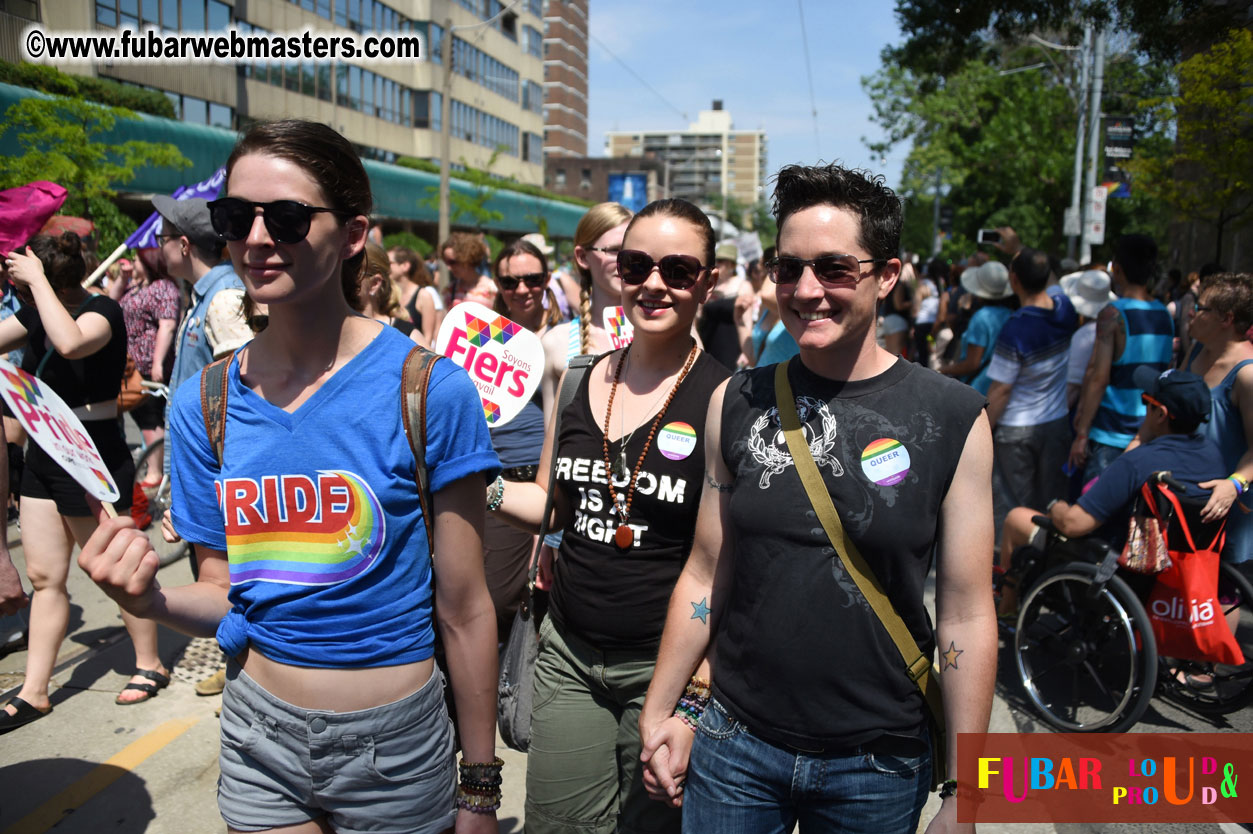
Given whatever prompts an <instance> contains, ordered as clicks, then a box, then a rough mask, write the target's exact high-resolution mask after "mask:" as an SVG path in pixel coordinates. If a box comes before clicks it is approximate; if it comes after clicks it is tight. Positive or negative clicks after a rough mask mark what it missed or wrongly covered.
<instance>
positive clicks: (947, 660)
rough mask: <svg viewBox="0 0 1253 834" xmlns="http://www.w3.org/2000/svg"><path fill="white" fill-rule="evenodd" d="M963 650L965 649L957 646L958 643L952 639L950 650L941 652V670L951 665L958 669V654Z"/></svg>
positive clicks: (949, 645)
mask: <svg viewBox="0 0 1253 834" xmlns="http://www.w3.org/2000/svg"><path fill="white" fill-rule="evenodd" d="M963 651H965V650H964V649H959V648H957V644H956V643H954V642H953V641H951V640H950V641H949V644H948V651H945V652H941V654H940V671H941V672H943V671H944V670H945V669H947V668H948V667H950V666H952V667H953V668H954V669H956V668H957V656H958V655H959V654H961V653H962V652H963Z"/></svg>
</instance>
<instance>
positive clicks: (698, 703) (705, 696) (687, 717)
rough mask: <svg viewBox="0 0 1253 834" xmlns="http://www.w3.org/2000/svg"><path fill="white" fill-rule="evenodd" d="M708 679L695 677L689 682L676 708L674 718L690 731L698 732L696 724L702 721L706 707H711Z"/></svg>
mask: <svg viewBox="0 0 1253 834" xmlns="http://www.w3.org/2000/svg"><path fill="white" fill-rule="evenodd" d="M709 687H710V683H709V679H708V678H697V677H693V678H692V679H691V680H690V681H688V682H687V688H686V689H684V690H683V697H682V698H680V699H679V703H678V704H676V705H675V707H674V717H675V718H678V719H679V720H680V721H682V722H683V723H684V724H686V725H687V727H688V729H690V730H692V731H693V732H695V731H696V722H697V721H700V717H701V715H703V714H704V712H705V707H707V706H708V705H709V699H710V697H711V696H712V694H713V693H712V692H711V690H710V688H709Z"/></svg>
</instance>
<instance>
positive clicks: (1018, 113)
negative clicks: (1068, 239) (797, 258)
mask: <svg viewBox="0 0 1253 834" xmlns="http://www.w3.org/2000/svg"><path fill="white" fill-rule="evenodd" d="M930 81H932V82H933V83H930V84H923V83H921V80H920V79H919V77H918V76H917V75H916V74H915V73H913V72H911V71H910V70H908V69H905V68H903V67H901V66H899V65H888V66H885V67H884V69H882V70H880V71H879V72H878V73H876V74H875V75H874V76H871V77H870V78H867V79H863V85H864V86H865V88H866V90H867V92H868V93H869V95H870V97H871V101H872V103H873V106H874V109H875V120H876V121H877V122H878V123H879V125H880V126H881V127H882V128H883V130H884V131H885V133H886V134H887V136H888V139H887V140H886V141H885V142H883V143H876V144H871V149H872V151H874V152H876V153H883V152H885V151H886V150H887V149H888V148H889V147H891V146H892V145H895V144H897V143H901V142H910V143H911V148H910V152H909V155H908V157H907V158H906V161H905V168H904V171H903V176H902V182H901V188H900V193H901V196H902V198H903V199H904V200H905V207H904V208H905V231H904V235H903V240H902V243H903V244H904V245H905V246H906V247H907V248H909V249H911V250H912V251H918V252H921V253H923V254H929V253H930V251H931V245H930V242H931V233H932V216H933V215H932V201H933V199H934V193H935V188H936V180H937V173H938V174H939V179H940V185H941V193H942V195H943V200H944V202H945V204H946V205H948V206H949V207H951V208H952V210H953V232H952V236H951V238H950V243H949V245H950V247H951V248H953V249H955V250H956V251H958V252H962V251H964V252H967V253H968V252H969V251H970V250H971V249H973V247H974V239H975V232H976V231H977V230H978V229H980V228H983V227H987V226H999V225H1010V226H1013V227H1014V228H1015V229H1016V230H1018V232H1019V233H1020V234H1021V235H1022V238H1023V240H1026V241H1028V242H1030V243H1032V244H1033V245H1036V246H1041V247H1046V248H1055V247H1056V246H1057V245H1058V243H1059V242H1060V240H1061V227H1062V211H1063V209H1064V208H1065V207H1066V206H1067V205H1068V204H1069V202H1070V181H1071V168H1072V165H1073V152H1074V144H1073V136H1074V131H1075V106H1074V103H1073V102H1072V100H1071V98H1070V96H1069V95H1068V93H1067V91H1066V88H1065V87H1064V86H1062V85H1061V84H1060V83H1058V82H1057V81H1056V80H1053V79H1050V78H1049V77H1048V76H1046V75H1043V74H1041V73H1014V74H1011V75H1002V74H1000V73H999V72H998V68H997V67H996V66H994V65H992V64H989V63H987V62H984V61H970V62H968V63H967V64H965V65H964V66H963V67H962V68H961V69H960V70H958V71H957V72H956V73H954V74H953V75H951V76H949V77H947V78H933V79H930ZM928 89H929V91H928Z"/></svg>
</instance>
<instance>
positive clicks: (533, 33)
mask: <svg viewBox="0 0 1253 834" xmlns="http://www.w3.org/2000/svg"><path fill="white" fill-rule="evenodd" d="M522 34H523V41H522V48H523V49H525V50H526V52H527V54H529V55H534V56H535V57H536V58H543V57H544V36H543V35H541V34H540V33H539V30H538V29H534V28H532V27H530V26H524V27H522Z"/></svg>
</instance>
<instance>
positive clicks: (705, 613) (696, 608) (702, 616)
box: [691, 597, 709, 625]
mask: <svg viewBox="0 0 1253 834" xmlns="http://www.w3.org/2000/svg"><path fill="white" fill-rule="evenodd" d="M707 602H709V597H704V598H702V599H701V601H700V602H693V603H691V606H692V619H693V620H700V621H701V623H702V624H704V625H709V606H708V605H706V604H705V603H707Z"/></svg>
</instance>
